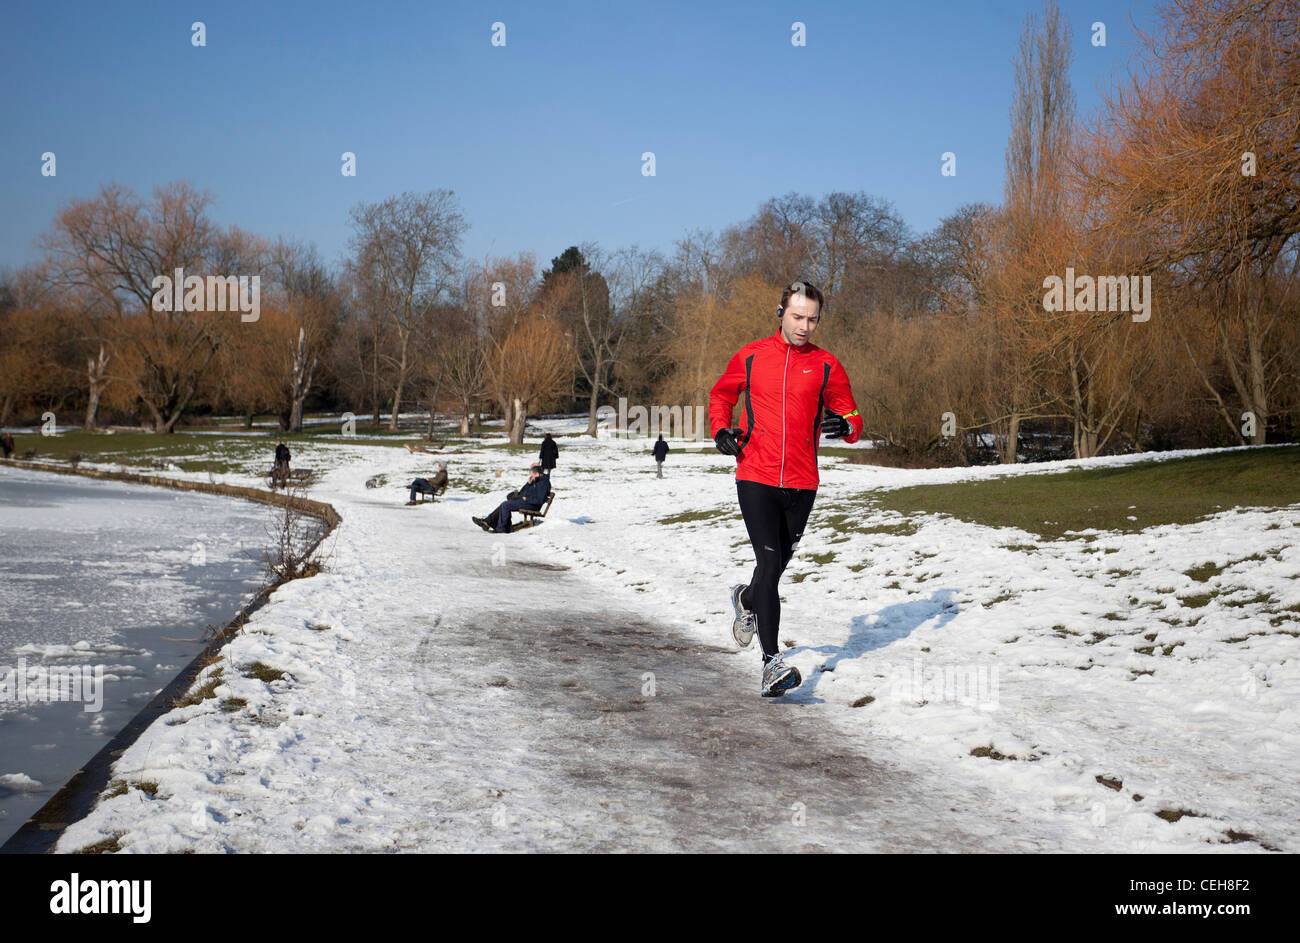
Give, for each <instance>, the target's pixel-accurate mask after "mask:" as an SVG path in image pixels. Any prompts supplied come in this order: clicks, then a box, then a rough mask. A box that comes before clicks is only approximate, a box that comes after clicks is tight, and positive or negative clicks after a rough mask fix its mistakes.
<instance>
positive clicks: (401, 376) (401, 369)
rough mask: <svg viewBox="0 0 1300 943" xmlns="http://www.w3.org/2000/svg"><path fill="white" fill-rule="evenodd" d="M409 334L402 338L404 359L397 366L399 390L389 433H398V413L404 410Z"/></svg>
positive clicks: (394, 399) (396, 394) (394, 394)
mask: <svg viewBox="0 0 1300 943" xmlns="http://www.w3.org/2000/svg"><path fill="white" fill-rule="evenodd" d="M410 336H411V335H410V333H409V332H408V333H407V335H406V337H403V338H402V359H401V361H400V362H399V363H398V365H397V390H396V392H394V393H393V415H392V417H391V418H390V419H389V420H388V431H389V432H396V431H397V413H398V411H399V410H401V408H402V391H403V390H404V389H405V388H406V346H407V343H408V340H409V338H410Z"/></svg>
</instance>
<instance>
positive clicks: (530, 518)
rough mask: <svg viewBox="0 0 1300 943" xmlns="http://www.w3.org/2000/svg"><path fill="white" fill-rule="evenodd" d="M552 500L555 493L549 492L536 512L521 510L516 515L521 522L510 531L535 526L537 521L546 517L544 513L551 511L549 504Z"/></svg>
mask: <svg viewBox="0 0 1300 943" xmlns="http://www.w3.org/2000/svg"><path fill="white" fill-rule="evenodd" d="M554 500H555V491H554V490H551V491H550V492H548V493H547V495H546V503H545V504H543V505H542V506H541V507H540V508H539V509H538V510H536V511H528V510H525V509H522V508H521V509H520V510H519V511H518V512H516V513H518V514H519V515H520V517H522V518H523V520H522V521H520V522H519V523H518V524H516V525H514V527H512V528H511V530H518V529H519V528H521V527H532V526H533V525H534V524H536V523H537V522H538V521H540V520H541V519H542V518H544V517H545V516H546V512H547V511H549V510H550V509H551V502H552V501H554Z"/></svg>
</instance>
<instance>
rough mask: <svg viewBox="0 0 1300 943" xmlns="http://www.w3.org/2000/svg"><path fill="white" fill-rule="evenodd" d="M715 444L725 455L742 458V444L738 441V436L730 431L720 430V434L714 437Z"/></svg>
mask: <svg viewBox="0 0 1300 943" xmlns="http://www.w3.org/2000/svg"><path fill="white" fill-rule="evenodd" d="M713 444H714V445H716V446H717V447H718V451H719V452H721V453H722V454H723V455H734V456H736V457H737V458H739V457H740V453H741V448H740V443H739V442H737V441H736V434H735V433H734V432H732V431H731V430H730V429H719V430H718V434H717V435H715V436H714V437H713Z"/></svg>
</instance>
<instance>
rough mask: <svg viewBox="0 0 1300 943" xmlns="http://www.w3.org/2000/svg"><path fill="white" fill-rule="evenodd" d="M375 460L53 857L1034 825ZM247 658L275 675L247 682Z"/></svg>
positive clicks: (979, 836) (658, 845)
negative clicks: (97, 847) (1009, 817)
mask: <svg viewBox="0 0 1300 943" xmlns="http://www.w3.org/2000/svg"><path fill="white" fill-rule="evenodd" d="M383 457H384V460H385V461H384V467H383V468H382V470H383V471H385V472H387V473H388V474H389V475H390V478H392V479H394V480H396V479H399V478H401V477H402V474H403V471H398V470H396V469H395V468H394V466H401V467H402V468H403V469H404V470H406V471H414V470H416V469H418V467H420V466H419V465H417V464H415V463H414V462H413V461H412V460H407V459H406V458H405V457H398V456H395V455H394V453H393V452H392V451H391V450H385V452H384V456H383ZM406 466H409V468H406ZM377 470H381V469H380V468H379V466H375V465H373V464H370V465H366V466H361V467H354V468H349V469H340V470H336V471H334V472H331V473H330V474H329V476H328V477H327V479H326V481H325V482H323V483H322V485H321V486H320V487H318V488H317V489H316V490H315V496H316V497H319V498H321V499H324V500H329V501H330V502H331V503H333V504H334V505H335V507H336V508H337V509H338V510H339V512H340V514H341V515H342V517H343V524H342V525H341V526H340V528H339V529H338V530H337V531H336V534H335V536H334V537H333V538H331V540H330V542H329V544H328V545H327V547H326V553H327V556H328V559H327V570H326V572H325V573H323V574H321V575H319V576H316V577H313V578H311V579H306V580H299V581H295V582H292V583H289V584H286V585H285V586H283V587H281V588H280V589H279V590H277V591H276V593H275V595H274V597H273V600H272V602H271V604H270V605H268V606H267V607H265V608H264V609H262V610H261V611H260V612H259V613H258V614H257V616H256V617H255V618H254V619H253V620H252V621H250V623H249V625H248V627H247V633H246V634H245V635H242V636H240V637H238V638H237V639H235V640H234V641H232V642H231V643H230V644H229V645H228V646H227V647H226V648H225V649H224V652H223V656H222V659H221V661H220V662H219V663H217V664H216V665H213V666H212V667H211V668H209V669H207V670H206V672H205V674H204V675H203V676H201V677H200V683H201V682H202V681H203V679H204V678H205V677H207V676H208V675H210V674H211V673H212V672H214V671H216V670H217V668H218V667H219V668H220V669H221V683H220V684H219V685H218V686H217V687H216V690H215V693H216V696H215V697H213V698H209V699H207V700H204V701H202V702H201V703H200V704H197V705H194V706H191V707H186V708H181V709H178V710H175V711H173V712H171V713H170V714H168V715H165V716H164V717H163V718H161V719H160V720H159V721H158V722H157V723H155V724H154V725H153V726H152V727H151V728H150V729H149V730H148V731H147V732H146V733H145V734H144V735H143V736H142V737H141V738H140V740H139V741H137V742H136V743H135V744H134V745H133V746H132V747H131V748H130V749H129V750H128V751H127V752H126V753H125V754H124V755H123V756H122V758H121V759H120V761H119V762H118V763H117V764H116V767H115V779H117V780H123V781H125V782H126V783H128V785H129V787H130V788H128V789H127V791H125V792H124V793H122V794H120V795H116V796H114V797H113V798H109V799H105V800H104V801H102V802H101V803H100V804H99V806H98V807H97V808H96V809H95V810H94V811H93V812H92V813H91V814H90V815H89V816H88V817H87V818H86V819H84V820H83V821H80V822H77V823H74V824H73V825H72V826H70V827H69V828H68V829H67V831H66V832H65V833H64V835H63V836H62V839H61V840H60V843H59V845H58V848H57V850H58V851H62V852H67V851H73V850H76V849H78V848H82V847H85V846H87V845H91V844H94V843H96V842H100V841H103V840H105V839H107V838H110V837H116V839H117V842H118V848H120V849H121V850H122V851H129V852H177V851H185V850H194V851H198V852H230V851H235V852H261V851H291V850H296V851H349V852H350V851H397V850H419V851H432V850H441V851H470V850H580V851H618V850H721V849H730V850H760V851H779V850H811V851H816V850H863V851H868V850H954V849H959V848H982V849H997V850H1016V849H1033V848H1037V849H1042V848H1045V847H1053V846H1054V844H1055V843H1056V841H1057V840H1058V838H1057V836H1054V835H1050V834H1049V835H1043V836H1037V837H1033V836H1026V835H1022V834H1018V831H1017V830H1015V829H1006V828H1005V827H1000V826H999V825H998V824H997V823H996V822H993V821H990V819H989V816H988V815H987V809H988V807H989V804H990V803H991V802H993V801H995V800H994V797H993V796H992V795H990V794H987V793H985V794H982V795H981V791H980V790H976V791H974V792H971V791H970V790H968V789H965V788H959V789H954V788H952V786H951V785H950V784H944V783H943V782H942V781H941V780H939V779H938V777H935V776H933V775H929V776H927V775H924V774H921V773H918V772H917V771H914V770H905V769H902V768H900V767H899V766H897V765H896V764H893V763H891V762H889V758H888V757H884V756H873V755H871V752H870V750H869V749H868V748H867V746H868V745H867V744H859V745H856V746H855V745H854V744H853V743H851V742H846V740H845V739H844V738H842V737H838V736H835V735H834V734H833V733H831V732H828V731H826V730H824V729H823V728H822V724H821V721H820V719H819V718H818V717H817V716H816V714H815V713H814V712H809V711H807V710H804V711H799V710H797V709H796V710H789V709H783V708H782V706H781V705H778V704H774V703H772V702H764V701H762V700H761V699H760V698H759V697H758V696H757V691H756V683H755V678H753V677H751V674H752V672H749V671H743V672H742V671H737V670H735V665H734V662H735V658H736V656H735V655H734V653H732V652H730V651H728V650H727V649H725V648H720V647H717V646H714V645H709V644H701V643H698V642H692V641H690V640H688V639H686V638H683V637H682V636H681V634H680V633H678V632H676V631H674V630H672V629H669V628H665V627H664V626H662V625H658V624H655V623H654V622H653V621H650V620H649V619H648V617H647V614H646V612H645V609H646V608H647V606H646V601H645V600H644V599H643V598H641V599H638V598H637V596H636V594H635V593H634V592H629V591H622V590H617V589H616V590H614V591H613V593H612V594H611V593H609V592H608V591H607V590H606V591H602V590H599V589H598V588H597V587H596V586H595V585H593V584H592V582H591V581H590V580H589V579H584V578H583V577H582V575H581V574H575V573H573V572H568V571H567V567H566V565H565V564H562V563H558V562H554V560H553V558H550V559H548V557H547V555H546V554H544V553H541V552H539V545H538V544H537V542H536V540H535V539H531V540H530V538H535V537H536V535H537V534H538V533H540V532H541V529H539V530H538V531H536V532H533V533H528V532H525V533H521V534H516V535H511V536H509V537H503V538H494V537H490V536H488V535H486V534H483V533H482V532H481V531H479V530H477V529H476V528H473V526H472V525H470V524H469V520H468V518H469V515H470V514H471V513H481V512H482V510H483V509H484V508H483V506H484V505H485V504H487V505H490V504H491V503H492V502H493V501H494V500H496V499H497V497H498V496H491V497H485V496H476V497H472V498H471V497H467V496H463V495H451V496H449V497H448V498H446V499H444V500H442V501H440V502H439V503H438V504H436V505H434V506H425V507H419V508H407V507H404V506H402V504H401V502H400V501H396V500H394V496H395V494H396V491H395V490H394V488H393V487H392V486H390V487H388V488H387V489H385V490H383V491H379V492H377V491H368V490H366V489H365V487H364V482H365V479H366V478H367V477H368V476H369V475H371V474H374V473H375V472H376V471H377ZM483 471H484V472H485V473H486V468H484V469H483ZM552 515H554V516H555V517H556V518H557V521H560V520H563V519H562V518H560V517H559V515H558V514H557V513H556V512H555V511H553V512H552ZM565 524H567V525H568V527H570V528H573V527H579V526H581V525H579V524H575V523H573V522H572V521H567V522H565ZM545 526H554V525H553V523H552V521H551V520H550V518H549V517H548V521H547V525H545ZM563 526H564V525H561V527H563ZM543 529H544V528H543ZM751 655H752V653H751ZM258 663H260V664H261V665H265V666H267V667H270V668H273V669H277V670H279V671H282V672H284V678H283V679H281V680H274V681H271V682H269V683H264V682H262V681H259V680H257V679H256V678H253V677H247V676H246V675H247V674H248V673H249V670H250V668H251V667H252V666H253V665H256V664H258ZM140 785H145V786H146V787H147V788H146V789H144V790H142V789H140V788H138V787H139V786H140ZM151 793H152V794H151ZM948 809H953V810H954V812H948V811H947V810H948Z"/></svg>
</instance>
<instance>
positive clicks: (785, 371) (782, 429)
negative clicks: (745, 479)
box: [779, 344, 790, 488]
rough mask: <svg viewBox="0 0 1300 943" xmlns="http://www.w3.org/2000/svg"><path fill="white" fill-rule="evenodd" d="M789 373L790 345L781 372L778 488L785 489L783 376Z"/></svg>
mask: <svg viewBox="0 0 1300 943" xmlns="http://www.w3.org/2000/svg"><path fill="white" fill-rule="evenodd" d="M789 372H790V345H789V344H787V345H786V348H785V368H784V369H783V370H782V371H781V477H780V479H779V480H780V482H781V484H780V487H782V488H784V487H785V375H786V374H787V373H789Z"/></svg>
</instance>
